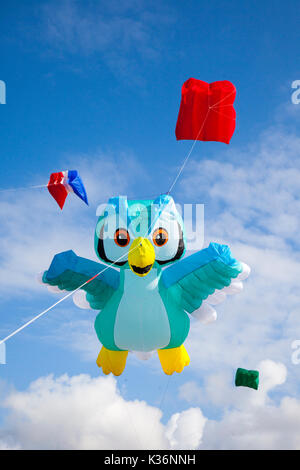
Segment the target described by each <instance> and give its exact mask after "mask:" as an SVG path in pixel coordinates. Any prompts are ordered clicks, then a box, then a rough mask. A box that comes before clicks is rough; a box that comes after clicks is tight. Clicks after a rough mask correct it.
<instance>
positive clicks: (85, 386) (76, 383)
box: [0, 375, 205, 449]
mask: <svg viewBox="0 0 300 470" xmlns="http://www.w3.org/2000/svg"><path fill="white" fill-rule="evenodd" d="M4 406H5V407H6V408H8V410H9V415H8V418H7V420H6V423H5V425H4V428H3V429H2V430H1V431H0V443H1V442H2V444H1V446H2V448H11V447H19V448H22V449H168V448H171V447H172V448H182V447H192V448H195V447H197V446H198V445H199V443H200V439H201V436H202V432H203V425H204V422H205V419H204V418H203V416H202V413H201V411H200V410H198V409H196V410H193V409H190V410H187V411H184V412H183V413H177V414H176V415H174V416H172V417H171V419H170V422H169V423H168V424H167V425H163V424H162V422H161V417H162V413H161V411H160V410H159V409H158V408H155V407H153V406H149V405H148V404H147V403H146V402H144V401H138V400H134V401H126V400H125V399H124V398H123V397H122V396H121V394H120V392H119V391H118V389H117V383H116V380H115V379H113V378H112V377H107V378H103V377H100V378H91V377H90V376H88V375H79V376H74V377H68V376H67V375H64V376H61V377H59V378H57V379H55V378H54V377H53V376H49V377H44V378H40V379H38V380H37V381H35V382H33V383H32V384H31V385H30V387H29V389H28V390H26V391H23V392H17V391H12V392H10V393H9V395H8V396H7V397H6V399H5V401H4Z"/></svg>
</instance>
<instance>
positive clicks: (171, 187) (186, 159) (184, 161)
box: [167, 108, 210, 194]
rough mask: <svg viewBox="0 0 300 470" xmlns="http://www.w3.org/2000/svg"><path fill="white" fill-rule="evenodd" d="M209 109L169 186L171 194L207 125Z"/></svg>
mask: <svg viewBox="0 0 300 470" xmlns="http://www.w3.org/2000/svg"><path fill="white" fill-rule="evenodd" d="M209 111H210V108H208V110H207V113H206V116H205V118H204V120H203V122H202V125H201V127H200V129H199V131H198V134H197V135H196V138H195V140H194V142H193V144H192V146H191V148H190V151H189V152H188V154H187V156H186V157H185V159H184V160H183V163H182V165H181V167H180V168H179V171H178V173H177V175H176V177H175V179H174V181H173V183H172V184H171V186H170V188H169V190H168V192H167V194H170V192H171V191H172V190H173V188H174V186H175V184H176V183H177V181H178V179H179V177H180V175H181V173H182V172H183V170H184V168H185V165H186V164H187V162H188V159H189V158H190V156H191V153H192V151H193V150H194V147H195V145H196V142H197V140H198V137H199V136H200V134H201V131H202V129H203V127H204V125H205V122H206V120H207V117H208V114H209Z"/></svg>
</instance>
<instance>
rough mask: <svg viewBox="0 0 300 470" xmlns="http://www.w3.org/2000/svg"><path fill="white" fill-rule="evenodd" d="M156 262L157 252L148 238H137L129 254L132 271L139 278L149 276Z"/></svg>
mask: <svg viewBox="0 0 300 470" xmlns="http://www.w3.org/2000/svg"><path fill="white" fill-rule="evenodd" d="M154 261H155V251H154V248H153V245H152V243H151V242H150V240H148V239H147V238H143V237H138V238H136V239H135V240H134V241H133V242H132V245H131V247H130V250H129V253H128V263H129V266H130V269H131V270H132V271H133V272H134V274H137V275H138V276H141V277H143V276H147V274H148V273H149V272H150V271H151V268H152V266H153V264H154Z"/></svg>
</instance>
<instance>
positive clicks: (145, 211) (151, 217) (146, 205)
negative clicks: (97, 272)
mask: <svg viewBox="0 0 300 470" xmlns="http://www.w3.org/2000/svg"><path fill="white" fill-rule="evenodd" d="M95 251H96V253H97V255H98V257H99V258H100V259H101V260H102V261H104V262H106V263H110V264H115V265H117V266H124V267H127V266H129V267H130V268H131V269H132V271H133V272H134V273H135V274H137V275H139V276H146V275H147V274H148V272H150V270H151V268H152V267H153V266H154V264H155V263H157V265H165V264H167V263H172V262H174V261H176V260H178V259H179V258H181V257H182V256H183V254H184V251H185V236H184V226H183V221H182V218H181V216H180V214H179V212H178V210H177V209H176V206H175V203H174V200H173V198H172V197H171V196H168V195H162V196H159V197H158V198H157V199H154V200H131V201H130V200H127V197H126V196H119V197H116V198H112V199H109V201H108V204H107V207H106V209H105V211H104V213H103V214H102V215H101V216H100V217H99V220H98V223H97V226H96V233H95Z"/></svg>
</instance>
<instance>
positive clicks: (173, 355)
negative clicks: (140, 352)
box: [157, 344, 190, 375]
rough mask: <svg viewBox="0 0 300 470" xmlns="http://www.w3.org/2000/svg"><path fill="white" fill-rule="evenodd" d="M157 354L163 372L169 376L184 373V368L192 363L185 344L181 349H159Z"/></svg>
mask: <svg viewBox="0 0 300 470" xmlns="http://www.w3.org/2000/svg"><path fill="white" fill-rule="evenodd" d="M157 352H158V357H159V360H160V363H161V366H162V368H163V371H164V373H165V374H167V375H172V374H173V372H182V371H183V368H184V367H185V366H188V365H189V363H190V358H189V355H188V353H187V352H186V349H185V347H184V346H183V344H182V345H181V346H179V348H171V349H158V350H157Z"/></svg>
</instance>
